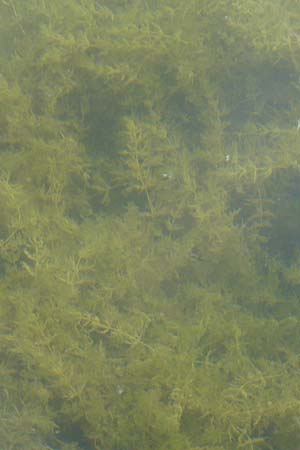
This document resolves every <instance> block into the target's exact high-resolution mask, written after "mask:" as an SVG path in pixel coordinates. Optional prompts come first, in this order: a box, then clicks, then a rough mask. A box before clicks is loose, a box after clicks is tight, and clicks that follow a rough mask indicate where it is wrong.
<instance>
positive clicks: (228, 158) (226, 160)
mask: <svg viewBox="0 0 300 450" xmlns="http://www.w3.org/2000/svg"><path fill="white" fill-rule="evenodd" d="M229 161H230V155H226V156H225V162H226V163H228V162H229Z"/></svg>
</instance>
